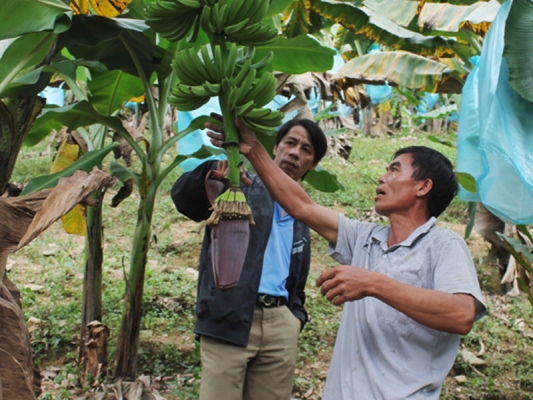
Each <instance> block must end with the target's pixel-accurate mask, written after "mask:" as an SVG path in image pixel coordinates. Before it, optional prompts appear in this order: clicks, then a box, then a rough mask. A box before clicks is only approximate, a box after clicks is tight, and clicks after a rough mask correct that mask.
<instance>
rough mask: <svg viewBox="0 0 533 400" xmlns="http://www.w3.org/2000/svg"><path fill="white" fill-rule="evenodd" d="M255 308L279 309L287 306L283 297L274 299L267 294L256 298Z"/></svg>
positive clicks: (274, 297)
mask: <svg viewBox="0 0 533 400" xmlns="http://www.w3.org/2000/svg"><path fill="white" fill-rule="evenodd" d="M256 304H257V306H258V307H264V308H271V307H279V306H284V305H285V304H287V300H285V297H276V296H271V295H269V294H259V295H258V296H257V303H256Z"/></svg>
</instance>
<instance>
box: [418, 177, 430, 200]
mask: <svg viewBox="0 0 533 400" xmlns="http://www.w3.org/2000/svg"><path fill="white" fill-rule="evenodd" d="M431 189H433V181H432V180H431V179H424V180H423V181H420V184H419V185H418V188H417V190H416V194H417V195H418V196H420V197H422V196H426V195H427V194H428V193H429V192H430V191H431Z"/></svg>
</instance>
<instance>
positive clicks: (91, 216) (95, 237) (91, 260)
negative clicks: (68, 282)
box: [79, 191, 107, 372]
mask: <svg viewBox="0 0 533 400" xmlns="http://www.w3.org/2000/svg"><path fill="white" fill-rule="evenodd" d="M103 197H104V192H103V191H98V192H96V193H95V194H94V195H93V198H94V199H95V200H97V201H98V204H97V205H96V206H93V207H87V213H86V225H87V237H86V241H85V258H86V261H85V276H84V279H83V306H82V317H81V335H80V337H81V343H80V354H79V359H80V361H83V365H84V368H85V367H86V365H87V358H86V352H87V348H86V346H85V344H86V342H87V334H88V330H87V326H88V325H89V323H91V322H93V321H99V322H102V264H103V258H104V257H103V243H102V242H103V240H102V239H103V228H102V200H103ZM99 358H101V359H99V360H98V363H99V364H100V365H102V368H105V367H106V366H107V349H105V350H104V351H103V352H102V353H99ZM102 372H104V370H102Z"/></svg>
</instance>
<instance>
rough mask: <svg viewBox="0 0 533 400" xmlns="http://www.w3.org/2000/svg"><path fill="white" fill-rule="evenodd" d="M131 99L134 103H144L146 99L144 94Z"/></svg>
mask: <svg viewBox="0 0 533 400" xmlns="http://www.w3.org/2000/svg"><path fill="white" fill-rule="evenodd" d="M129 101H131V102H133V103H142V102H143V101H144V94H141V95H140V96H137V97H132V98H131V99H130V100H129Z"/></svg>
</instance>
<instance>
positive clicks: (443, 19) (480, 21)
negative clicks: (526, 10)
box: [391, 0, 500, 36]
mask: <svg viewBox="0 0 533 400" xmlns="http://www.w3.org/2000/svg"><path fill="white" fill-rule="evenodd" d="M391 8H393V7H391ZM499 9H500V3H499V2H498V1H496V0H491V1H488V2H484V1H480V2H477V3H475V4H472V5H470V6H461V5H454V4H446V3H425V4H424V7H423V8H422V11H421V13H420V16H419V18H418V26H420V27H423V28H425V29H426V30H432V31H433V33H436V32H437V31H441V32H440V33H441V34H442V33H443V32H460V31H461V30H464V29H467V30H469V31H472V32H476V33H478V34H480V35H482V36H484V35H485V34H486V33H487V31H488V30H489V27H490V25H491V23H492V21H494V18H496V15H497V14H498V10H499Z"/></svg>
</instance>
